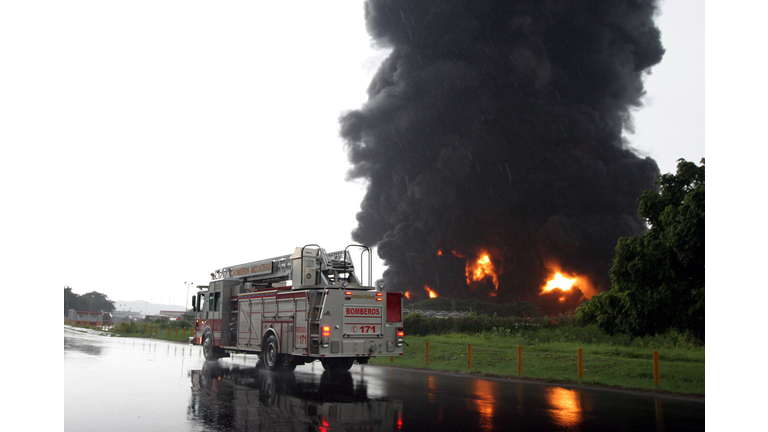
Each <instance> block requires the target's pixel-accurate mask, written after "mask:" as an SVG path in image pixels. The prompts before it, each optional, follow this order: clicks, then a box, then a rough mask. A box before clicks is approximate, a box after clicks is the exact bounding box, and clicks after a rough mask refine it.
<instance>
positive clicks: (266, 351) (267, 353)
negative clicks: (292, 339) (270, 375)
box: [260, 334, 280, 371]
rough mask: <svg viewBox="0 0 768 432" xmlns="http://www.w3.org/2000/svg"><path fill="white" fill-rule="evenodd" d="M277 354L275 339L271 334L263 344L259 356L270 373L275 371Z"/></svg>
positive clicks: (278, 356)
mask: <svg viewBox="0 0 768 432" xmlns="http://www.w3.org/2000/svg"><path fill="white" fill-rule="evenodd" d="M279 354H280V351H279V350H278V346H277V338H276V337H275V335H272V334H271V335H269V336H267V341H266V342H264V348H263V349H262V350H261V355H260V357H261V360H262V362H263V363H264V366H265V367H266V368H267V369H269V370H271V371H273V370H275V369H276V368H277V366H278V364H279V361H278V360H279V359H280V355H279Z"/></svg>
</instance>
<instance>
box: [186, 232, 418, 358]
mask: <svg viewBox="0 0 768 432" xmlns="http://www.w3.org/2000/svg"><path fill="white" fill-rule="evenodd" d="M350 248H353V250H361V252H360V258H361V263H362V261H363V258H364V257H365V256H366V254H367V258H368V260H367V261H368V285H363V284H362V283H361V282H360V279H359V278H358V275H357V274H356V273H355V266H354V264H353V261H352V257H351V254H350ZM361 265H362V264H361ZM211 277H212V279H213V281H212V282H211V283H210V284H209V285H208V286H198V288H200V290H201V291H200V292H198V293H197V294H196V295H195V296H194V297H193V298H192V306H193V308H194V310H195V335H194V338H193V340H192V343H193V344H196V345H202V346H203V352H204V353H205V358H206V359H207V360H214V359H217V358H220V357H225V356H228V355H229V354H231V353H248V354H258V355H259V358H260V359H261V361H262V362H263V363H264V365H265V366H266V367H267V368H268V369H270V370H278V369H285V370H293V369H294V368H295V367H296V365H301V364H305V363H308V362H312V361H315V360H320V361H321V363H322V365H323V367H324V368H325V369H326V370H329V371H346V370H349V368H350V367H351V366H352V363H353V362H354V361H357V362H358V363H360V364H365V363H367V362H368V360H369V359H370V358H371V357H373V356H400V355H403V336H404V332H403V295H402V293H399V292H382V291H380V290H379V289H378V288H376V287H373V286H372V284H371V251H370V249H368V248H367V247H365V246H362V245H350V246H347V248H346V249H344V250H343V251H338V252H331V253H327V252H326V251H325V250H324V249H322V248H320V247H319V246H317V245H307V246H304V247H302V248H296V250H295V252H294V253H293V254H292V255H284V256H279V257H276V258H270V259H266V260H261V261H254V262H251V263H247V264H242V265H237V266H233V267H225V268H222V269H219V270H216V271H215V272H214V273H211Z"/></svg>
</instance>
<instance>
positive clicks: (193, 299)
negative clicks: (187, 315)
mask: <svg viewBox="0 0 768 432" xmlns="http://www.w3.org/2000/svg"><path fill="white" fill-rule="evenodd" d="M196 298H197V296H192V310H193V311H197V307H196V306H195V299H196Z"/></svg>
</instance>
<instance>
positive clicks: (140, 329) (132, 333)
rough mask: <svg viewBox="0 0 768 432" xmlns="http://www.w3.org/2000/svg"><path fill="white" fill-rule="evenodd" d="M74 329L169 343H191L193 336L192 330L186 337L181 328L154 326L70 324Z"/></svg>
mask: <svg viewBox="0 0 768 432" xmlns="http://www.w3.org/2000/svg"><path fill="white" fill-rule="evenodd" d="M68 325H71V326H72V327H80V328H87V329H91V330H99V331H103V332H106V333H110V334H112V335H114V336H124V337H138V338H148V339H149V338H151V339H162V340H168V341H178V342H189V338H190V336H192V331H193V330H192V329H187V331H186V335H185V333H184V329H183V328H180V327H173V326H169V325H167V324H166V325H165V326H158V325H153V324H134V325H128V326H125V325H120V324H118V325H116V326H114V327H107V326H104V327H98V326H87V325H83V324H68Z"/></svg>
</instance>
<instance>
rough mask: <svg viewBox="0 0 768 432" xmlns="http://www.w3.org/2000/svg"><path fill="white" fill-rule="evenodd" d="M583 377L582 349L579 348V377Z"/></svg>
mask: <svg viewBox="0 0 768 432" xmlns="http://www.w3.org/2000/svg"><path fill="white" fill-rule="evenodd" d="M582 378H584V351H583V350H582V349H581V348H579V379H582Z"/></svg>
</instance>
